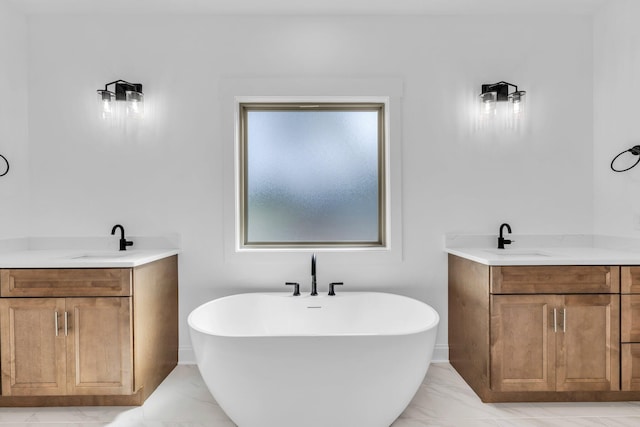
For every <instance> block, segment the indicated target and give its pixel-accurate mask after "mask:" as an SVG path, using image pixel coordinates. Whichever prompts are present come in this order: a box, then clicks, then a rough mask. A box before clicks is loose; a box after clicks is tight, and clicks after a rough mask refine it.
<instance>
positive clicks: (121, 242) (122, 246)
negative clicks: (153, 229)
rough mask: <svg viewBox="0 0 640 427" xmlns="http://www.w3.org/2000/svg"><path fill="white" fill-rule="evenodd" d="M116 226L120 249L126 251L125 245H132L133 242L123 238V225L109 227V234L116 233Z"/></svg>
mask: <svg viewBox="0 0 640 427" xmlns="http://www.w3.org/2000/svg"><path fill="white" fill-rule="evenodd" d="M118 228H119V229H120V250H121V251H126V250H127V246H133V242H132V241H130V240H127V239H125V238H124V227H123V226H121V225H120V224H116V225H114V226H113V228H112V229H111V235H114V234H116V230H117V229H118Z"/></svg>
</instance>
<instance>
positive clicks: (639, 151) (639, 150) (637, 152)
mask: <svg viewBox="0 0 640 427" xmlns="http://www.w3.org/2000/svg"><path fill="white" fill-rule="evenodd" d="M627 152H628V153H631V154H633V155H634V156H639V157H638V160H636V162H635V163H634V164H633V165H631V166H629V167H628V168H626V169H616V168H614V167H613V163H614V162H615V161H616V160H617V159H618V157H620V156H622V155H623V154H624V153H627ZM638 163H640V145H635V146H633V147H631V148H629V149H628V150H624V151H623V152H622V153H620V154H618V155H617V156H615V157H614V158H613V160H611V170H612V171H614V172H626V171H628V170H629V169H632V168H634V167H635V166H636V165H637V164H638Z"/></svg>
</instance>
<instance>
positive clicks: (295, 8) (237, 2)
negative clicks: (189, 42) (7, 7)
mask: <svg viewBox="0 0 640 427" xmlns="http://www.w3.org/2000/svg"><path fill="white" fill-rule="evenodd" d="M0 1H3V0H0ZM4 1H8V2H10V3H12V4H13V5H14V6H15V8H16V9H17V10H19V11H21V12H24V13H26V14H119V13H130V14H347V15H348V14H373V15H379V14H401V15H411V14H416V15H417V14H453V15H469V14H470V15H476V14H481V15H486V14H532V13H533V14H539V13H543V14H547V13H552V14H593V13H594V12H595V11H596V10H597V9H598V8H599V7H600V6H602V5H603V4H604V3H607V2H613V1H617V0H4Z"/></svg>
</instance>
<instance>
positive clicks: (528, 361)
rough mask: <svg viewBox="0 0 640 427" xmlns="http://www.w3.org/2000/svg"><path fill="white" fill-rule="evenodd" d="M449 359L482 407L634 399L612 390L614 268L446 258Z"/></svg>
mask: <svg viewBox="0 0 640 427" xmlns="http://www.w3.org/2000/svg"><path fill="white" fill-rule="evenodd" d="M638 350H640V348H638ZM449 352H450V354H449V358H450V362H451V364H452V365H453V366H454V368H455V369H456V370H457V371H458V372H459V373H460V375H461V376H462V377H463V378H464V379H465V380H466V381H467V383H468V384H469V385H470V386H471V387H472V388H473V389H474V391H475V392H476V393H477V394H478V395H479V396H480V398H481V399H482V400H483V401H485V402H513V401H593V400H638V399H640V393H636V394H624V393H622V392H621V391H620V360H621V359H620V267H619V266H506V267H505V266H487V265H483V264H479V263H476V262H473V261H470V260H467V259H464V258H461V257H457V256H454V255H449ZM638 353H640V351H638ZM638 366H640V364H638ZM636 369H637V370H639V371H640V369H638V367H636ZM638 373H640V372H638ZM623 375H624V374H623ZM639 378H640V376H639Z"/></svg>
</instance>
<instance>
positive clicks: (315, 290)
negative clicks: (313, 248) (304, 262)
mask: <svg viewBox="0 0 640 427" xmlns="http://www.w3.org/2000/svg"><path fill="white" fill-rule="evenodd" d="M311 295H313V296H315V295H318V288H317V285H316V254H313V255H311Z"/></svg>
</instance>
